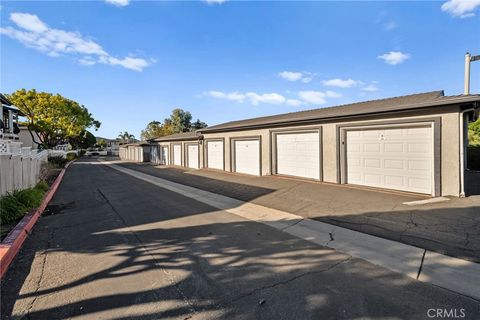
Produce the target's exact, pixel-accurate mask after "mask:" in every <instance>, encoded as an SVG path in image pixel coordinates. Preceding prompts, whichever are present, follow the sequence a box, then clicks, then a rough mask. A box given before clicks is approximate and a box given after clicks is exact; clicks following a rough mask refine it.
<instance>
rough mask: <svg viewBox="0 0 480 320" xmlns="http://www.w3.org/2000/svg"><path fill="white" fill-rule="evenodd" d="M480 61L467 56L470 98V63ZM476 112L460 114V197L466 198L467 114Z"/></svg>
mask: <svg viewBox="0 0 480 320" xmlns="http://www.w3.org/2000/svg"><path fill="white" fill-rule="evenodd" d="M478 60H480V55H476V56H472V55H471V54H470V53H469V52H467V53H466V54H465V81H464V88H463V94H464V95H465V96H468V95H469V94H470V63H472V62H473V61H478ZM472 111H475V110H474V109H472V108H471V109H466V110H462V111H461V112H460V128H459V129H460V133H459V135H460V197H465V168H466V167H467V157H466V156H465V155H466V153H467V147H468V134H466V133H467V132H468V120H467V119H466V114H467V113H468V112H472Z"/></svg>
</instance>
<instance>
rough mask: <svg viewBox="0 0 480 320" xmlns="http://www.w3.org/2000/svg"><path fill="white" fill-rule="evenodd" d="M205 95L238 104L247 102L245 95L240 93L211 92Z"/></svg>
mask: <svg viewBox="0 0 480 320" xmlns="http://www.w3.org/2000/svg"><path fill="white" fill-rule="evenodd" d="M204 95H206V96H210V97H213V98H217V99H226V100H231V101H237V102H243V101H244V100H245V95H244V94H243V93H238V92H230V93H224V92H222V91H216V90H211V91H208V92H204Z"/></svg>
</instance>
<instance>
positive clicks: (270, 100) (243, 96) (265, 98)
mask: <svg viewBox="0 0 480 320" xmlns="http://www.w3.org/2000/svg"><path fill="white" fill-rule="evenodd" d="M203 95H205V96H209V97H212V98H217V99H225V100H230V101H236V102H244V101H245V100H247V101H249V102H250V103H251V104H253V105H258V104H260V103H266V104H283V103H285V101H286V99H285V97H284V96H282V95H281V94H278V93H275V92H273V93H263V94H259V93H256V92H246V93H240V92H237V91H234V92H228V93H225V92H222V91H216V90H211V91H207V92H204V93H203Z"/></svg>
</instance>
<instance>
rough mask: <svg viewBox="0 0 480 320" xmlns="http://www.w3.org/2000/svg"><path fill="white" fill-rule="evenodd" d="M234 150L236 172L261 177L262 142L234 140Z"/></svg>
mask: <svg viewBox="0 0 480 320" xmlns="http://www.w3.org/2000/svg"><path fill="white" fill-rule="evenodd" d="M234 148H235V149H234V165H233V169H234V171H235V172H240V173H247V174H253V175H256V176H259V175H260V174H261V173H260V140H234Z"/></svg>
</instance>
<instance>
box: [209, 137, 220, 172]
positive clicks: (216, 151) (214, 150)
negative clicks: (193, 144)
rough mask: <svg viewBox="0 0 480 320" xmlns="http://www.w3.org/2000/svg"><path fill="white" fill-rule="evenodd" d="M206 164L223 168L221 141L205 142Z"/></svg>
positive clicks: (215, 167)
mask: <svg viewBox="0 0 480 320" xmlns="http://www.w3.org/2000/svg"><path fill="white" fill-rule="evenodd" d="M207 166H208V168H212V169H220V170H223V141H208V142H207Z"/></svg>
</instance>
